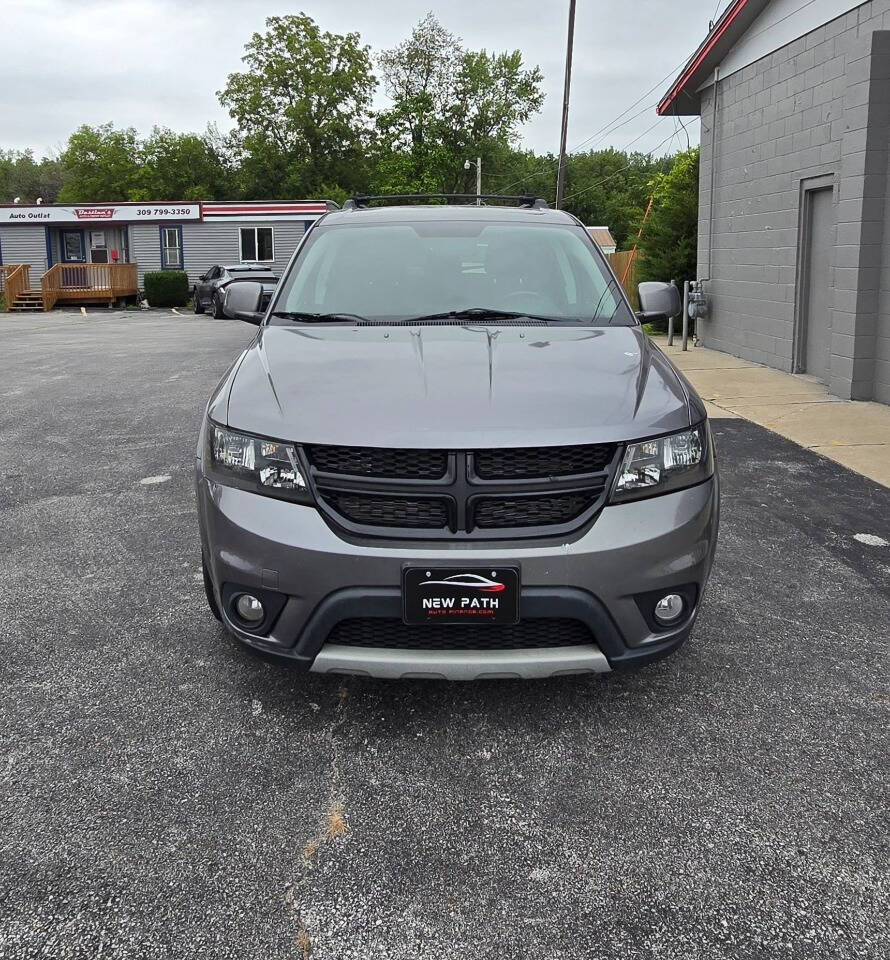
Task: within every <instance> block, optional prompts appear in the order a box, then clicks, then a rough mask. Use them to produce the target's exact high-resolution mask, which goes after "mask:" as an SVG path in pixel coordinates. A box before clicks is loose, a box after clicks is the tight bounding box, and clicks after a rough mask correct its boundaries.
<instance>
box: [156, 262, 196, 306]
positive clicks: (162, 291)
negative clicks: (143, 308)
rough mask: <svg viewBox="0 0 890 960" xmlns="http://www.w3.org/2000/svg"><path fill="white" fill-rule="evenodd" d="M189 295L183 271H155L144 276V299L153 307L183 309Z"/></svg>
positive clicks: (187, 283) (187, 281) (186, 278)
mask: <svg viewBox="0 0 890 960" xmlns="http://www.w3.org/2000/svg"><path fill="white" fill-rule="evenodd" d="M189 295H190V291H189V278H188V274H187V273H186V272H185V271H184V270H156V271H154V272H153V273H146V275H145V297H146V299H147V300H148V302H149V304H150V305H151V306H153V307H184V306H185V304H186V303H187V302H188V298H189Z"/></svg>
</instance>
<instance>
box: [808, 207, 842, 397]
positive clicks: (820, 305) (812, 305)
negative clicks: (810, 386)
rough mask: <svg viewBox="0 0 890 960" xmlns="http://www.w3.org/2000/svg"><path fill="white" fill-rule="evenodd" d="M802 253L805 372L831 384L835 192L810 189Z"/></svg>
mask: <svg viewBox="0 0 890 960" xmlns="http://www.w3.org/2000/svg"><path fill="white" fill-rule="evenodd" d="M804 198H805V203H806V206H807V209H806V210H805V216H804V230H805V235H804V238H803V245H802V251H803V254H804V257H805V268H806V274H805V282H804V283H803V284H802V288H803V289H802V292H803V295H804V296H803V304H802V305H801V306H802V310H801V320H802V331H801V332H802V334H803V349H802V350H801V360H802V364H801V365H802V367H803V370H804V372H806V373H809V374H810V375H811V376H814V377H818V379H820V380H822V381H824V382H826V383H827V382H828V374H829V368H830V365H831V307H832V303H833V296H832V286H833V284H832V271H831V259H832V258H831V251H832V247H833V246H834V202H833V195H832V191H831V189H823V190H807V191H806V193H805V194H804Z"/></svg>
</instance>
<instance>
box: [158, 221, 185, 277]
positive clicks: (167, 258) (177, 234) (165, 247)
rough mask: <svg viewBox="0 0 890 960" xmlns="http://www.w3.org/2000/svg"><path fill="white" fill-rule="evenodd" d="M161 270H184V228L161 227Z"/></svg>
mask: <svg viewBox="0 0 890 960" xmlns="http://www.w3.org/2000/svg"><path fill="white" fill-rule="evenodd" d="M161 269H162V270H181V269H182V227H161Z"/></svg>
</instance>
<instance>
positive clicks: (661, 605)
mask: <svg viewBox="0 0 890 960" xmlns="http://www.w3.org/2000/svg"><path fill="white" fill-rule="evenodd" d="M685 607H686V604H685V603H683V598H682V597H681V596H680V594H679V593H669V594H667V596H664V597H662V598H661V599H660V600H659V601H658V603H656V604H655V619H656V620H657V621H658V622H659V623H662V624H665V625H667V624H669V623H676V621H677V620H679V619H680V617H681V616H682V615H683V610H684V609H685Z"/></svg>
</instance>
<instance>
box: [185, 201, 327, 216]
mask: <svg viewBox="0 0 890 960" xmlns="http://www.w3.org/2000/svg"><path fill="white" fill-rule="evenodd" d="M202 206H203V208H204V214H205V216H206V215H208V214H209V215H210V216H225V215H226V214H233V213H239V214H240V213H326V212H327V209H328V208H327V205H326V204H324V203H264V204H214V203H204V204H202Z"/></svg>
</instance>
